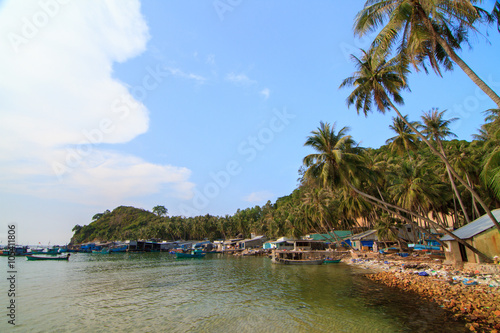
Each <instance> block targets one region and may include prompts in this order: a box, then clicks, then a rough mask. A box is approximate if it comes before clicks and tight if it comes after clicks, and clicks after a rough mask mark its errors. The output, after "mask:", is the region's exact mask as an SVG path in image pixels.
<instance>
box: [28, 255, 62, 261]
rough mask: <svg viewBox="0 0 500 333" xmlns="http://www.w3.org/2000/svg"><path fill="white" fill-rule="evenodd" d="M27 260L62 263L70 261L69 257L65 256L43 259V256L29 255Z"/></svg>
mask: <svg viewBox="0 0 500 333" xmlns="http://www.w3.org/2000/svg"><path fill="white" fill-rule="evenodd" d="M26 259H28V261H33V260H61V261H62V260H66V261H68V260H69V255H68V256H64V257H43V256H34V255H27V256H26Z"/></svg>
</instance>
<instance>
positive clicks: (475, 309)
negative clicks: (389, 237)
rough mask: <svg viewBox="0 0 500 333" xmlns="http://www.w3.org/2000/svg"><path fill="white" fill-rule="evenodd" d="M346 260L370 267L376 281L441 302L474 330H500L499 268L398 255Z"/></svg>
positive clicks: (371, 274) (364, 267)
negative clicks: (448, 263)
mask: <svg viewBox="0 0 500 333" xmlns="http://www.w3.org/2000/svg"><path fill="white" fill-rule="evenodd" d="M343 261H344V262H345V263H347V264H350V265H354V266H357V267H360V268H363V269H366V270H367V274H366V277H368V278H369V279H371V280H373V281H376V282H379V283H383V284H385V285H387V286H390V287H396V288H399V289H402V290H404V291H408V292H413V293H417V294H419V295H420V296H422V297H424V298H427V299H429V300H430V301H433V302H436V303H438V304H439V305H440V306H441V307H443V308H445V309H447V310H448V311H450V312H452V313H453V315H454V316H455V317H456V318H457V319H458V318H460V319H463V320H465V321H466V322H467V328H468V329H469V330H471V331H478V332H500V274H498V273H491V271H498V269H497V268H496V267H480V268H478V269H470V268H469V269H465V270H464V269H461V270H459V269H456V268H455V267H453V266H451V265H445V264H443V263H442V261H441V260H432V259H426V258H407V259H406V258H401V259H399V258H398V257H397V256H384V257H375V258H356V259H354V258H345V259H344V260H343ZM488 268H493V269H488Z"/></svg>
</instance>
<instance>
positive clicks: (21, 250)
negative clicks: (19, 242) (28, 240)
mask: <svg viewBox="0 0 500 333" xmlns="http://www.w3.org/2000/svg"><path fill="white" fill-rule="evenodd" d="M11 250H13V255H14V256H16V257H18V256H26V255H28V254H30V252H28V247H27V246H15V247H13V248H12V247H10V248H9V247H6V248H3V249H2V250H0V256H4V257H8V256H11Z"/></svg>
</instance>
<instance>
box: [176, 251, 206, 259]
mask: <svg viewBox="0 0 500 333" xmlns="http://www.w3.org/2000/svg"><path fill="white" fill-rule="evenodd" d="M205 254H206V253H204V252H203V251H201V250H194V251H190V252H176V253H175V256H176V258H178V259H181V258H203V257H204V256H205Z"/></svg>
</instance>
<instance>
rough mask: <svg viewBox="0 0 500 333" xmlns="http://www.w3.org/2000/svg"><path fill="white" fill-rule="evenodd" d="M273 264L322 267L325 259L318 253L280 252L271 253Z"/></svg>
mask: <svg viewBox="0 0 500 333" xmlns="http://www.w3.org/2000/svg"><path fill="white" fill-rule="evenodd" d="M271 262H272V263H273V264H285V265H322V264H323V263H324V262H325V259H324V258H322V257H320V254H319V253H317V252H316V251H279V250H273V252H272V253H271Z"/></svg>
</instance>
